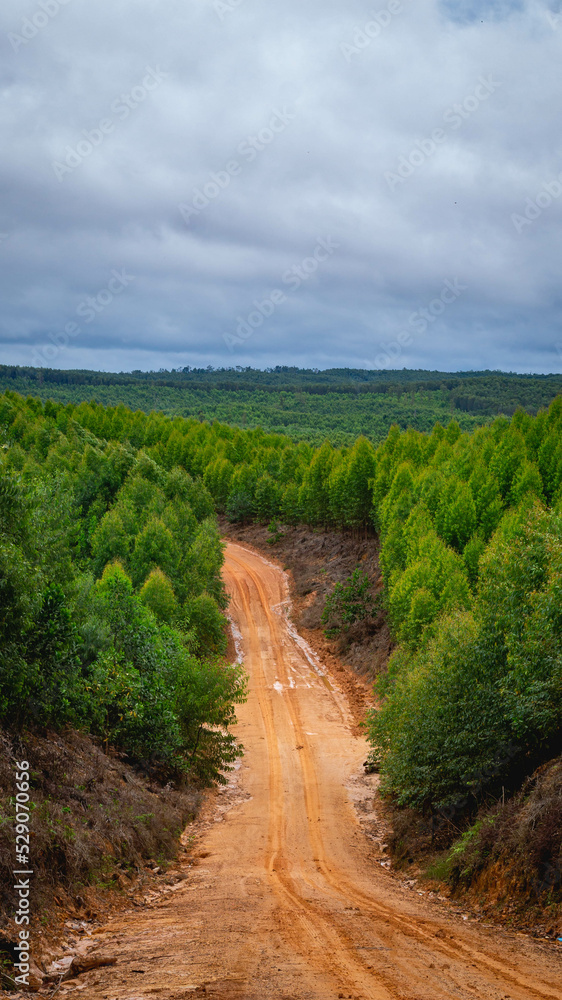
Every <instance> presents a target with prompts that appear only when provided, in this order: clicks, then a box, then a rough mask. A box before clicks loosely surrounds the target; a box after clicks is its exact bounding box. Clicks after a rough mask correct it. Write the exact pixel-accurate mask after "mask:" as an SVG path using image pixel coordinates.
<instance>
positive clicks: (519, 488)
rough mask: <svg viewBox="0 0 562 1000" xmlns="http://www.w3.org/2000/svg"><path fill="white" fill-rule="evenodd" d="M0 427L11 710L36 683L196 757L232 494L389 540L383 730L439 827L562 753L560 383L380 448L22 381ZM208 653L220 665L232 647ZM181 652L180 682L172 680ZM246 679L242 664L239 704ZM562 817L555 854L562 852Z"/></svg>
mask: <svg viewBox="0 0 562 1000" xmlns="http://www.w3.org/2000/svg"><path fill="white" fill-rule="evenodd" d="M0 427H1V428H2V434H3V444H2V448H3V478H2V490H3V494H2V497H3V499H2V505H3V506H2V510H3V514H2V516H3V520H4V531H5V532H7V536H8V539H9V543H8V547H7V548H6V550H5V555H4V558H5V561H6V565H5V569H4V573H5V577H6V579H7V581H8V582H7V585H6V586H7V587H8V590H7V594H6V600H4V601H3V604H4V606H5V607H6V608H8V613H7V614H5V616H4V619H3V628H4V630H5V641H4V655H5V657H6V659H5V661H4V664H3V676H4V678H5V682H4V685H3V688H2V691H1V692H0V697H1V698H2V699H3V701H2V710H3V712H4V714H5V715H6V714H8V713H17V712H18V711H19V708H18V706H20V705H22V704H25V700H26V699H27V700H28V703H29V699H31V702H30V703H31V704H33V705H34V706H35V710H36V711H37V712H38V714H39V717H40V718H44V717H45V713H47V715H48V717H49V718H52V719H54V720H63V719H72V720H76V721H77V722H80V721H81V720H83V719H84V717H85V715H86V716H88V720H87V724H88V725H90V726H92V727H94V728H95V730H96V731H97V732H99V733H102V734H104V735H105V736H106V737H107V738H108V739H111V740H115V741H117V742H118V743H120V745H122V746H124V747H126V748H127V750H128V751H129V752H131V753H133V754H137V755H139V756H142V754H143V753H146V752H147V749H148V748H147V743H148V742H149V743H150V745H151V746H154V745H155V746H157V747H158V748H159V752H160V753H161V755H162V758H163V759H168V760H178V759H180V760H181V759H182V755H183V759H184V760H185V756H186V754H187V757H188V759H189V760H191V757H190V755H193V754H194V753H195V751H194V749H193V748H194V747H195V748H197V746H198V742H197V741H198V735H197V736H196V735H195V734H196V732H197V734H199V729H200V726H201V725H203V724H204V719H205V713H204V711H202V710H201V708H200V706H199V702H198V698H199V691H200V689H199V687H198V684H199V678H200V677H201V672H200V666H199V665H200V663H201V661H200V660H199V659H198V656H200V655H201V654H202V652H203V650H205V649H209V648H211V649H212V651H213V653H214V654H215V655H219V654H220V653H222V652H223V645H221V644H222V642H223V632H222V630H221V623H220V609H221V608H222V607H224V598H223V594H222V590H221V586H220V583H219V577H218V573H219V569H220V545H219V539H218V535H217V531H216V527H215V523H214V520H213V508H212V504H213V503H214V505H215V507H216V509H217V510H218V511H219V512H223V513H225V514H226V515H227V517H228V518H229V519H230V520H231V521H232V522H249V521H252V520H254V521H258V522H261V523H263V524H272V525H273V529H274V531H275V526H276V524H277V523H278V522H282V523H287V524H306V525H309V526H310V527H311V528H312V529H314V530H318V531H323V530H325V529H329V528H330V527H334V528H338V529H345V530H348V531H351V532H355V533H361V534H369V533H370V534H375V533H376V534H377V535H378V536H379V538H380V542H381V551H380V562H381V567H382V575H383V581H384V592H383V594H382V595H379V599H381V600H382V601H383V604H384V607H385V608H386V612H387V614H388V617H389V620H390V622H391V625H392V629H393V633H394V637H395V640H396V648H395V651H394V653H393V655H392V657H391V660H390V664H389V669H388V672H386V673H385V674H384V675H383V676H381V677H380V678H379V679H378V681H377V688H378V693H379V696H380V699H381V708H380V710H377V711H373V712H372V713H371V715H370V717H369V720H368V726H369V736H370V740H371V743H372V747H373V749H372V760H373V764H374V765H376V766H377V767H379V768H380V770H381V775H382V788H383V792H384V793H385V794H386V795H388V796H389V797H390V798H391V799H392V800H393V801H394V802H396V803H397V804H398V805H400V806H403V807H409V808H411V809H414V810H417V811H418V812H419V813H420V814H425V815H427V816H429V817H432V823H433V821H434V820H435V817H438V818H439V817H441V818H443V817H445V818H448V819H450V818H451V816H453V817H457V816H458V817H460V816H465V817H468V818H470V816H471V815H474V813H475V811H476V809H477V808H478V805H479V803H480V802H481V801H482V799H483V798H484V797H485V796H486V795H489V794H492V795H497V794H502V795H505V792H506V789H507V794H508V796H509V795H510V794H511V793H513V792H516V791H517V789H518V788H519V787H520V786H521V784H522V782H523V781H524V779H525V777H526V776H527V775H529V774H531V773H532V772H533V770H534V769H535V768H537V766H539V765H540V764H541V763H542V762H546V761H548V760H550V759H551V758H553V757H554V756H555V755H556V754H557V753H559V752H560V748H561V747H560V733H561V722H562V395H560V396H558V397H557V398H556V399H555V400H554V401H553V402H552V403H551V405H550V407H549V409H548V410H546V409H544V410H540V411H539V413H538V414H537V415H536V416H533V415H530V414H528V413H526V412H524V411H523V410H521V409H520V410H517V411H516V412H515V414H514V415H513V417H512V418H511V419H508V418H507V417H505V416H503V417H499V418H496V419H495V420H493V421H492V422H490V423H489V424H488V425H487V426H481V427H479V428H477V429H476V430H475V431H473V432H466V431H464V432H463V430H462V429H461V427H460V426H459V424H458V422H457V421H456V420H451V421H450V422H449V423H448V425H447V426H446V427H444V426H442V425H441V424H439V423H437V424H436V425H435V426H434V427H433V429H432V431H431V432H430V433H422V432H420V431H416V430H412V429H409V430H407V431H401V430H400V429H399V427H397V426H393V427H391V429H390V431H389V433H388V435H387V436H386V438H385V439H384V440H383V441H382V442H381V443H380V444H379V445H378V446H375V445H374V444H373V443H372V442H371V441H369V440H368V439H367V438H366V437H364V436H362V437H359V438H357V439H356V440H355V441H354V443H353V444H352V445H351V446H349V447H340V448H335V447H333V446H332V445H331V444H330V443H329V442H324V443H323V444H322V445H321V446H320V447H314V446H313V445H311V444H310V443H307V442H302V441H301V442H300V443H294V442H293V441H291V440H290V439H289V438H288V437H287V436H283V435H279V434H270V433H266V432H265V431H264V430H263V429H261V428H256V429H253V430H246V431H243V430H241V429H239V428H235V427H229V426H225V425H221V424H219V423H207V422H200V421H199V420H195V419H191V420H189V419H188V420H186V419H184V418H181V417H175V418H170V417H167V416H165V415H164V414H162V413H150V414H146V413H144V412H142V411H137V412H132V411H131V410H129V409H127V408H126V407H125V406H122V405H120V406H117V407H114V408H110V407H104V406H101V405H99V404H96V403H80V404H79V405H74V404H72V403H68V404H66V405H62V404H55V403H52V402H47V403H45V405H42V404H41V402H40V401H39V400H37V399H33V398H28V399H27V400H25V401H24V400H23V398H22V397H20V396H18V395H17V394H15V393H12V392H7V393H5V394H4V396H3V397H1V398H0ZM55 496H56V506H55V503H54V497H55ZM211 498H212V500H211ZM346 594H347V595H348V596H347V597H346ZM348 598H349V600H350V601H351V602H353V601H355V602H356V603H357V600H358V599H359V598H361V579H360V576H356V577H355V578H353V579H351V580H350V581H349V584H348V587H347V591H346V590H345V588H344V589H343V590H342V591H341V592H338V594H337V595H334V598H333V600H332V601H331V604H330V603H329V606H328V611H329V612H330V613H331V612H332V611H333V610H334V608H335V609H336V610H337V612H338V615H339V617H340V619H341V618H342V608H343V612H344V613H345V612H346V606H345V601H346V600H347V599H348ZM342 601H343V604H342ZM348 610H349V609H348ZM336 617H337V616H336ZM344 617H345V615H344ZM131 623H134V624H133V625H132V626H131ZM139 633H141V634H142V637H143V638H142V643H141V645H142V648H141V649H139V646H138V639H137V638H135V636H136V635H138V634H139ZM147 649H149V650H150V653H149V655H147V653H146V650H147ZM145 656H147V660H146V662H147V667H144V666H143V663H144V662H145V661H144V657H145ZM206 663H207V664H209V663H211V664H214V666H212V667H210V668H209V667H206V671H209V670H210V671H211V673H210V674H209V673H208V672H207V673H206V674H205V676H206V677H208V676H212V677H216V676H217V673H216V671H217V669H218V668H217V667H216V660H214V659H211V660H210V661H209V660H208V659H207V660H206ZM162 669H164V670H165V671H167V676H171V677H172V678H173V685H172V687H171V688H170V686H169V685H168V684H164V685H162V687H159V677H160V676H162ZM221 669H222V668H221ZM213 671H215V672H214V673H213ZM220 677H221V679H223V680H224V678H225V677H227V678H228V677H229V675H228V673H227V674H224V673H221V674H220ZM240 685H241V681H240V677H239V675H238V674H236V673H235V674H233V675H232V676H231V677H230V680H229V684H227V688H228V691H227V697H226V696H225V698H226V700H225V701H220V703H221V705H223V704H225V703H227V704H228V706H230V707H229V708H228V710H227V711H226V714H225V716H224V718H225V719H226V720H228V719H229V718H230V715H229V714H228V712H229V711H230V710H231V703H232V701H234V700H236V697H237V696H238V695H239V694H240ZM170 690H173V692H174V699H175V700H174V703H173V704H171V703H170V698H169V692H170ZM193 691H196V692H197V694H196V695H192V694H191V693H190V692H193ZM77 692H79V693H80V699H78V698H77V696H76V693H77ZM90 692H94V696H93V697H92V695H91V694H90ZM222 696H223V692H222V691H221V697H222ZM147 697H149V698H150V699H151V702H150V706H151V707H150V710H149V711H147V710H146V708H144V707H143V706H145V705H146V703H147V702H146V699H147ZM206 697H207V695H206V694H205V693H203V694H202V695H201V698H202V700H203V702H205V707H207V705H208V704H209V703H208V702H207V701H205V698H206ZM229 699H230V700H229ZM120 700H121V701H120ZM219 700H220V699H219ZM116 702H117V703H118V704H121V703H122V705H123V710H122V711H120V712H119V718H118V719H117V718H116V716H115V713H114V711H113V706H114V705H115V703H116ZM197 706H199V707H197ZM143 712H146V714H145V715H143ZM88 713H89V715H88ZM192 713H193V714H192ZM170 720H171V722H172V725H171V726H170ZM223 749H224V748H222V747H221V751H222V750H223ZM230 749H231V748H229V747H227V748H226V758H227V759H228V753H229V752H230ZM198 752H199V751H198ZM201 752H202V751H201ZM232 752H235V748H232ZM196 756H197V755H196ZM205 766H206V765H205V764H204V762H203V767H205ZM498 789H499V791H498ZM560 818H561V817H558V820H556V818H555V819H554V820H553V822H552V823H551V827H552V829H551V832H550V834H549V835H548V836H549V838H550V839H548V837H547V840H546V841H545V844H544V845H543V848H541V851H542V854H541V856H540V858H539V859H538V860H537V868H538V869H540V868H541V866H543V868H544V867H545V866H546V868H548V866H549V865H550V866H551V868H552V866H553V865H554V866H556V865H558V866H559V862H560V859H559V854H560V849H561V844H560V822H559V819H560ZM549 829H550V828H549ZM545 870H546V869H545ZM553 870H558V868H555V869H553Z"/></svg>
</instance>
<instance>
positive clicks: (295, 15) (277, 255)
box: [0, 0, 562, 371]
mask: <svg viewBox="0 0 562 1000" xmlns="http://www.w3.org/2000/svg"><path fill="white" fill-rule="evenodd" d="M225 4H226V7H225ZM225 4H223V5H222V6H221V4H220V3H218V4H217V3H214V2H213V0H191V3H190V4H189V5H188V6H186V5H185V4H184V3H183V2H180V0H162V2H160V3H158V4H157V5H156V4H154V3H151V2H149V0H135V2H134V3H133V2H132V0H113V2H112V3H109V2H107V0H98V2H97V3H96V4H95V5H93V4H88V3H87V0H67V2H66V3H64V4H61V3H59V0H42V2H40V0H25V3H23V4H22V3H21V0H5V3H4V8H3V34H2V35H1V36H0V50H1V54H2V68H1V70H0V86H1V97H0V100H1V109H2V124H3V143H2V150H3V151H2V156H1V162H0V183H1V184H2V188H3V191H4V198H3V201H2V205H3V207H2V209H1V211H0V233H2V234H5V235H4V238H3V239H1V240H0V261H1V264H2V266H1V271H0V273H1V278H0V281H1V283H2V292H3V302H4V308H3V310H2V318H1V320H0V338H1V340H2V344H3V350H2V360H4V361H5V362H8V363H18V364H28V363H32V359H33V358H35V363H38V359H39V360H40V358H41V357H44V358H45V362H46V363H49V364H52V366H53V367H65V368H70V367H92V368H109V369H117V370H119V369H130V368H158V367H160V366H163V367H171V366H174V367H176V366H178V365H182V364H192V365H203V364H208V363H210V364H215V365H220V364H227V365H228V364H253V365H256V366H265V365H268V364H278V363H290V364H301V365H310V366H315V367H324V366H328V365H347V366H368V367H371V366H374V365H376V364H377V362H376V360H375V359H376V358H377V357H380V356H381V354H384V352H385V351H386V352H387V353H388V354H389V358H390V363H389V365H388V366H389V367H390V366H391V365H392V366H397V367H403V366H412V367H426V368H436V367H438V368H442V369H456V368H485V367H490V368H506V369H509V370H513V371H528V370H536V371H560V370H561V356H560V351H559V350H557V347H556V345H557V344H560V341H561V340H562V335H561V333H560V292H559V264H558V261H559V255H560V219H561V209H562V196H559V195H558V194H557V193H556V191H557V189H556V187H555V186H554V187H553V182H554V183H555V182H556V178H557V177H558V176H559V175H560V174H561V172H562V142H561V141H560V138H559V128H558V117H559V107H560V98H561V91H562V81H561V80H560V73H559V65H560V55H561V46H562V19H560V20H557V15H556V12H554V13H553V12H552V11H551V10H550V8H549V7H548V6H547V5H546V4H545V3H543V2H542V0H533V2H528V3H523V2H522V3H521V4H516V3H501V2H499V0H498V2H496V3H495V4H493V5H490V3H486V4H485V5H484V4H483V3H476V2H471V3H468V2H460V0H459V2H456V3H453V0H448V2H447V3H438V2H437V0H417V2H416V3H415V4H414V3H413V2H412V0H391V2H390V3H389V2H388V0H387V2H381V0H376V2H375V3H373V4H372V5H370V6H369V7H368V8H366V7H365V5H364V4H363V3H359V2H358V0H351V2H347V3H345V4H343V3H342V2H341V0H332V2H325V0H324V2H320V0H311V2H310V3H308V4H306V5H304V4H301V3H294V2H293V0H287V3H285V4H284V5H283V6H282V7H275V6H273V5H266V3H265V2H264V0H240V2H239V3H238V4H236V3H234V2H233V0H225ZM483 81H484V82H483ZM486 81H487V82H486ZM437 137H438V138H437ZM229 165H230V167H229ZM545 185H547V187H545ZM548 185H550V187H548ZM549 191H550V194H549ZM560 195H562V187H561V190H560ZM537 198H538V201H537ZM181 206H183V211H180V207H181ZM185 206H188V207H189V206H191V207H192V211H186V209H185ZM533 206H534V207H533ZM186 216H187V219H186ZM517 218H519V219H520V220H521V219H523V220H524V221H523V222H521V221H520V222H517V221H516V220H517ZM514 219H515V221H514ZM329 236H331V237H332V239H333V240H335V241H337V242H338V243H339V244H340V246H339V249H338V251H337V252H336V253H334V254H333V255H331V256H330V257H329V258H328V259H327V260H326V261H324V262H322V263H321V264H320V265H319V266H318V267H317V268H316V269H315V270H314V272H313V273H311V274H310V275H309V276H307V278H306V281H303V282H302V283H301V286H300V287H299V289H298V290H296V291H293V290H292V289H291V287H290V285H289V284H288V283H287V282H284V281H283V275H284V274H286V272H287V270H288V269H290V268H292V267H293V266H295V265H297V264H299V262H302V261H303V260H305V259H306V258H308V257H309V255H310V254H311V253H312V252H313V251H314V248H315V247H316V245H317V240H318V238H319V237H322V238H326V237H329ZM122 268H125V269H126V270H127V272H128V273H130V274H132V275H134V278H135V280H134V282H132V283H131V285H130V287H127V288H126V289H125V290H124V291H123V294H115V295H114V296H113V298H112V300H111V301H110V302H108V303H107V304H106V305H105V306H104V308H103V310H102V311H100V312H99V313H96V315H95V318H94V319H92V320H91V321H89V322H86V321H85V318H84V317H83V316H82V317H77V316H76V310H77V308H78V307H79V305H80V303H81V302H82V301H83V300H85V298H86V297H87V296H93V297H95V296H97V295H98V294H99V292H100V291H101V290H103V289H104V288H106V287H107V285H108V281H110V279H111V274H112V271H113V269H117V270H118V271H119V270H120V269H122ZM446 279H447V280H450V281H453V280H455V279H457V280H458V281H460V282H461V283H462V284H463V285H465V286H466V291H463V293H462V295H461V296H459V297H458V299H457V300H456V301H455V302H454V304H451V305H448V306H447V308H446V309H445V310H444V311H443V313H442V314H439V315H436V316H434V317H432V318H431V320H429V321H428V327H427V330H426V331H425V332H424V333H423V334H422V333H420V332H419V331H418V332H417V331H415V330H414V329H413V328H412V324H411V322H410V317H411V316H412V314H414V313H415V312H416V311H417V310H419V309H420V308H426V307H427V304H428V303H430V302H432V301H433V300H434V299H435V298H436V296H437V297H438V296H439V294H440V292H441V289H442V288H443V282H444V281H445V280H446ZM276 288H279V289H281V290H282V291H283V293H286V296H285V299H284V301H283V302H282V303H281V304H279V305H277V306H276V307H275V309H274V310H273V312H272V314H271V315H270V316H267V317H265V318H264V321H263V323H261V324H260V325H259V327H258V328H257V329H256V330H255V332H254V333H253V335H252V336H249V337H247V338H246V339H244V340H243V341H242V342H241V343H239V344H237V345H234V347H233V345H232V344H231V345H230V346H231V348H232V350H229V349H228V346H227V344H226V343H225V339H224V338H225V334H227V335H228V334H233V333H235V331H236V327H237V325H238V322H239V319H238V318H239V317H242V319H244V318H245V317H247V316H248V315H249V314H250V313H251V312H252V311H253V310H254V309H255V305H254V303H255V302H256V301H257V302H258V303H259V302H263V301H264V299H265V298H267V297H268V296H269V295H270V294H271V292H272V290H274V289H276ZM435 308H437V307H435ZM266 311H267V307H266ZM72 323H75V324H77V325H78V326H79V331H78V332H76V331H74V330H73V333H72V335H70V334H68V333H65V330H66V328H67V326H68V324H72ZM404 331H407V332H409V333H410V334H411V341H409V342H407V343H406V337H405V334H404ZM401 333H402V339H401V340H400V339H399V338H400V334H401ZM65 338H66V340H67V343H65ZM393 343H395V344H396V343H398V344H399V346H400V353H399V355H398V356H397V357H396V358H392V357H391V355H392V353H395V351H394V352H393V351H392V350H391V351H390V352H389V348H388V345H390V344H393ZM385 345H386V346H385ZM46 348H48V349H47V350H46Z"/></svg>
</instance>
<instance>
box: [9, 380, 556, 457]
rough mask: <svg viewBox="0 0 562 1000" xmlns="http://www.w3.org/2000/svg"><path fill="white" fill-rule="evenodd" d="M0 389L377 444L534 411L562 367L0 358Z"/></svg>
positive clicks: (313, 439) (551, 392)
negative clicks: (56, 364) (68, 362)
mask: <svg viewBox="0 0 562 1000" xmlns="http://www.w3.org/2000/svg"><path fill="white" fill-rule="evenodd" d="M6 389H11V390H14V391H16V392H19V393H20V394H22V395H26V394H27V393H30V394H31V395H33V396H37V397H39V398H40V399H42V400H43V401H46V400H48V399H51V400H53V401H56V402H62V403H74V404H78V403H80V402H90V401H92V400H95V401H96V402H97V403H102V404H104V405H106V406H117V405H119V404H124V405H126V406H127V407H130V408H131V409H133V410H137V409H140V410H144V411H145V412H146V413H149V412H150V411H151V410H159V411H162V412H163V413H166V414H167V415H169V416H182V417H196V418H197V419H199V420H203V419H205V420H218V421H219V422H222V423H227V424H231V425H233V426H238V427H241V428H244V429H252V428H256V427H260V426H261V427H262V428H263V429H264V430H265V431H267V432H274V433H280V434H285V435H287V436H288V437H290V438H291V439H292V440H293V441H295V442H299V441H308V442H310V443H311V444H316V445H320V444H322V443H323V442H324V441H325V440H328V441H330V443H331V444H332V445H334V446H342V445H352V444H353V442H354V440H355V439H356V438H357V437H358V436H359V435H361V434H362V435H364V436H365V437H367V438H369V440H370V441H372V442H373V443H376V444H378V443H380V442H381V441H383V440H384V438H385V437H386V435H387V434H388V432H389V430H390V427H391V425H392V424H397V425H398V426H399V427H400V428H402V429H403V430H406V429H407V428H408V427H414V428H415V429H416V430H420V431H426V432H430V431H431V429H432V427H433V426H434V424H435V423H437V422H440V423H448V422H449V420H451V418H452V417H454V418H456V419H457V421H458V422H459V425H460V427H461V429H462V430H467V431H469V430H473V429H474V428H476V427H478V426H480V425H482V424H487V423H490V422H491V421H492V420H493V419H494V418H495V417H496V416H498V415H500V414H503V415H506V416H512V415H513V413H514V412H515V410H516V409H517V407H518V406H522V407H523V408H524V409H525V410H527V411H528V412H530V413H536V412H537V411H538V410H539V409H540V408H541V407H545V406H548V405H549V404H550V402H551V401H552V399H553V398H554V397H555V396H556V394H557V393H559V392H560V391H561V390H562V376H560V375H515V374H509V373H507V374H506V373H502V372H489V371H488V372H456V373H446V372H431V371H410V370H406V369H403V370H401V371H374V370H373V371H371V370H367V369H330V370H327V371H318V370H310V369H309V370H304V369H298V368H289V367H286V366H278V367H277V368H274V369H268V370H266V371H258V370H256V369H252V368H242V367H240V366H238V367H237V368H230V369H228V368H222V369H212V368H210V367H209V368H207V369H192V368H183V369H178V370H174V371H160V372H140V371H139V372H129V373H123V372H122V373H112V372H91V371H61V370H56V369H49V368H23V367H20V368H18V367H10V366H8V365H3V366H0V391H2V390H6Z"/></svg>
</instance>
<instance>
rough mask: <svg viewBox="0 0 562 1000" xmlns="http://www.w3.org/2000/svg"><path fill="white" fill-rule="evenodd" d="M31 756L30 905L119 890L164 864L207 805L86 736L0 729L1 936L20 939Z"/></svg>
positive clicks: (37, 908)
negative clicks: (20, 774)
mask: <svg viewBox="0 0 562 1000" xmlns="http://www.w3.org/2000/svg"><path fill="white" fill-rule="evenodd" d="M22 759H24V760H27V761H29V762H30V766H31V767H30V769H31V775H32V788H33V790H32V793H31V797H32V800H33V802H34V805H35V808H34V809H33V814H32V820H31V830H32V835H31V866H32V868H33V870H34V876H33V912H34V916H35V919H36V921H42V922H43V923H45V922H46V916H45V915H48V914H49V911H50V908H51V907H52V906H53V903H55V904H56V903H57V902H58V903H59V904H61V905H67V906H70V907H74V908H76V909H80V908H82V909H84V908H86V914H87V903H86V899H85V897H88V892H87V889H88V887H91V886H98V887H101V888H104V889H107V888H109V887H114V888H116V889H119V888H120V887H121V886H122V885H123V883H124V881H125V879H126V875H127V873H130V874H133V873H134V872H135V870H137V869H140V868H141V867H143V866H144V864H145V863H146V861H147V860H148V859H154V860H156V861H157V862H158V863H160V864H161V863H163V862H164V863H165V862H166V861H167V860H169V859H171V858H173V857H174V856H175V855H176V853H177V847H178V838H179V836H180V834H181V832H182V830H183V829H184V828H185V825H186V823H187V822H188V821H189V820H190V819H192V818H193V817H194V816H195V814H196V812H197V809H198V807H199V805H200V800H201V796H200V793H199V792H198V791H197V790H195V789H193V788H190V787H184V788H173V787H172V786H171V785H166V787H164V788H162V787H159V786H158V785H155V784H151V783H150V782H149V781H148V780H147V779H146V778H144V777H143V776H141V775H140V774H138V773H137V772H135V771H134V770H133V769H132V768H131V767H129V766H128V765H127V764H125V763H123V761H121V760H120V759H119V758H118V757H117V756H112V755H111V754H106V753H104V752H103V751H102V750H101V749H100V748H99V747H98V746H96V745H95V744H94V743H93V742H92V740H91V739H89V738H88V737H86V736H84V735H82V734H79V733H76V732H73V731H67V732H64V733H26V734H24V735H23V736H14V735H11V734H9V733H6V732H0V887H1V888H0V935H1V936H3V937H4V938H5V939H6V940H10V939H12V938H13V932H14V925H13V909H14V896H13V892H12V891H11V890H10V886H11V885H12V881H13V877H12V874H11V873H12V870H13V868H14V867H15V858H14V825H13V824H14V807H13V804H12V803H11V801H10V797H11V796H13V794H14V792H15V789H14V779H15V769H14V762H15V760H22Z"/></svg>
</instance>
